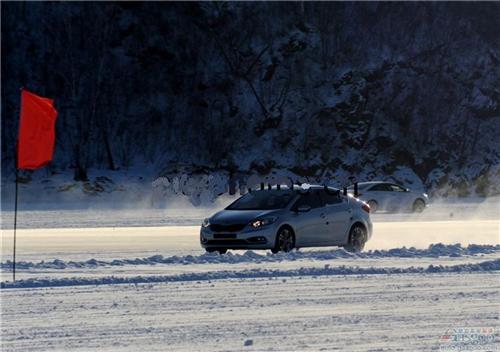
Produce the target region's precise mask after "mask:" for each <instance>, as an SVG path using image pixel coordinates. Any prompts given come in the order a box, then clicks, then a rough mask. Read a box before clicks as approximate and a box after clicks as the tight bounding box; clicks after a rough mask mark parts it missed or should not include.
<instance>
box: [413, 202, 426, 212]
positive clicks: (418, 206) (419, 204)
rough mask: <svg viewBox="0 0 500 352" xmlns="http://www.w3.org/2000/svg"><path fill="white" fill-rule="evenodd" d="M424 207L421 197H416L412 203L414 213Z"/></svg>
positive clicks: (422, 209) (421, 210)
mask: <svg viewBox="0 0 500 352" xmlns="http://www.w3.org/2000/svg"><path fill="white" fill-rule="evenodd" d="M424 209H425V203H424V201H423V200H422V199H417V200H416V201H415V202H414V203H413V212H415V213H421V212H423V211H424Z"/></svg>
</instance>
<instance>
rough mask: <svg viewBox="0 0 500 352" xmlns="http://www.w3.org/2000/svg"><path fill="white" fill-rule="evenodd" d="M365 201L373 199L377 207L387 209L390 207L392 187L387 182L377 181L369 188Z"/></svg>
mask: <svg viewBox="0 0 500 352" xmlns="http://www.w3.org/2000/svg"><path fill="white" fill-rule="evenodd" d="M367 197H368V198H370V199H368V198H366V201H367V202H368V201H370V200H371V199H374V200H375V201H376V202H377V204H378V209H382V210H387V209H389V208H390V206H391V203H392V202H393V199H392V188H391V186H390V185H389V184H387V183H377V184H376V185H374V186H372V187H371V188H370V189H369V196H368V194H367Z"/></svg>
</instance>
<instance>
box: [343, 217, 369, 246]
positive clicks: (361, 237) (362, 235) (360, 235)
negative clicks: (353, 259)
mask: <svg viewBox="0 0 500 352" xmlns="http://www.w3.org/2000/svg"><path fill="white" fill-rule="evenodd" d="M366 241H367V233H366V229H365V227H364V226H362V225H360V224H356V225H354V226H353V227H352V228H351V232H350V233H349V242H348V243H347V244H346V245H344V248H345V250H346V251H349V252H354V253H357V252H361V251H362V250H363V249H364V248H365V244H366Z"/></svg>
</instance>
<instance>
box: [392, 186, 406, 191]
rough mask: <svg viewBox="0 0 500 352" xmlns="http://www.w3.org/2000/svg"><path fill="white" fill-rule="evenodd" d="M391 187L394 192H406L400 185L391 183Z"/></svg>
mask: <svg viewBox="0 0 500 352" xmlns="http://www.w3.org/2000/svg"><path fill="white" fill-rule="evenodd" d="M391 188H392V190H393V191H394V192H406V189H404V188H403V187H400V186H398V185H391Z"/></svg>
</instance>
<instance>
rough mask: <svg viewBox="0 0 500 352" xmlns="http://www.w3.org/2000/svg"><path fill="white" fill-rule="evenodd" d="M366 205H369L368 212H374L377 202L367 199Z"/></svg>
mask: <svg viewBox="0 0 500 352" xmlns="http://www.w3.org/2000/svg"><path fill="white" fill-rule="evenodd" d="M368 206H369V207H370V213H375V212H376V211H377V208H378V203H377V201H376V200H373V199H372V200H369V201H368Z"/></svg>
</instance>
